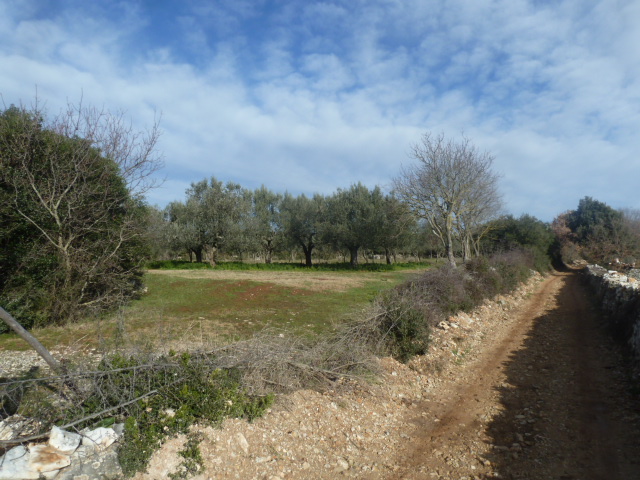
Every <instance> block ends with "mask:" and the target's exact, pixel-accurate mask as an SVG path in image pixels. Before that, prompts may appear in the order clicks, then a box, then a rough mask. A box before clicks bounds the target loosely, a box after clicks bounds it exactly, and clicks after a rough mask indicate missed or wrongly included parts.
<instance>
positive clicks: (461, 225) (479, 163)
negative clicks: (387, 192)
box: [394, 133, 501, 267]
mask: <svg viewBox="0 0 640 480" xmlns="http://www.w3.org/2000/svg"><path fill="white" fill-rule="evenodd" d="M410 156H411V157H412V158H413V159H414V160H416V162H417V163H416V164H414V165H411V166H409V167H407V168H403V169H402V171H401V173H400V175H399V176H398V177H397V178H396V179H395V180H394V187H395V191H396V192H397V194H398V196H399V197H400V198H401V199H402V200H404V201H405V202H406V203H407V204H408V205H409V206H410V207H411V209H412V211H413V212H414V214H415V215H416V216H417V217H419V218H423V219H426V220H427V221H428V222H429V224H430V226H431V228H432V230H433V232H434V233H435V234H436V235H437V236H438V238H440V240H441V241H442V242H443V244H444V245H445V246H446V251H447V258H448V261H449V263H450V265H451V266H452V267H455V265H456V263H455V255H454V239H455V237H456V236H458V237H460V238H461V239H462V241H463V244H464V245H467V247H468V246H469V245H470V242H471V239H472V235H473V232H474V231H475V229H476V228H477V227H478V226H479V225H481V224H482V223H483V222H486V221H487V220H488V219H489V218H491V216H492V215H494V214H496V213H497V212H498V210H499V208H500V205H501V199H500V195H499V193H498V188H497V182H498V176H497V175H496V174H495V173H494V172H493V171H492V170H491V167H492V163H493V157H492V156H491V155H490V154H489V153H487V152H480V151H479V150H478V149H477V148H476V147H475V146H474V145H473V144H471V142H470V141H469V139H468V138H466V137H464V136H463V137H462V139H461V140H460V141H454V140H451V139H445V136H444V134H440V135H437V136H433V135H431V134H430V133H425V134H424V135H423V136H422V140H421V141H420V142H419V143H417V144H415V145H413V147H412V150H411V154H410ZM465 251H466V252H467V253H468V252H469V251H470V248H466V250H465Z"/></svg>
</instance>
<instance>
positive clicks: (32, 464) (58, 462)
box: [29, 443, 71, 473]
mask: <svg viewBox="0 0 640 480" xmlns="http://www.w3.org/2000/svg"><path fill="white" fill-rule="evenodd" d="M29 453H30V455H29V470H32V471H35V472H43V473H44V472H52V471H54V470H60V469H61V468H64V467H67V466H69V465H71V458H70V457H69V455H66V454H64V453H62V452H60V451H58V450H57V449H55V448H53V447H52V446H51V445H47V444H45V443H40V444H38V445H29Z"/></svg>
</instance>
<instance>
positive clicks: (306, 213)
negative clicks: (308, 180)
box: [280, 193, 326, 267]
mask: <svg viewBox="0 0 640 480" xmlns="http://www.w3.org/2000/svg"><path fill="white" fill-rule="evenodd" d="M325 212H326V199H325V197H324V196H322V195H320V194H316V195H314V196H313V197H311V198H309V197H307V196H305V195H299V196H297V197H294V196H293V195H291V194H290V193H285V195H284V197H283V198H282V202H281V204H280V225H281V228H282V231H283V235H284V238H285V241H286V242H287V243H288V244H289V245H291V246H295V247H300V248H302V251H303V253H304V258H305V265H306V266H308V267H311V266H312V264H313V261H312V255H313V250H314V249H315V248H316V246H317V243H318V237H319V234H320V232H321V229H322V224H323V220H324V217H325Z"/></svg>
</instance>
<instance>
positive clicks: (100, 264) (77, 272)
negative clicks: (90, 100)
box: [0, 101, 161, 322]
mask: <svg viewBox="0 0 640 480" xmlns="http://www.w3.org/2000/svg"><path fill="white" fill-rule="evenodd" d="M3 122H4V123H3V124H2V125H1V126H2V127H3V128H4V132H6V134H4V135H3V136H2V137H1V138H0V140H1V145H0V147H1V149H2V154H1V155H0V162H1V163H2V165H1V166H2V169H1V170H2V181H3V183H4V185H5V187H6V188H7V191H8V192H9V195H10V198H11V200H12V203H13V208H14V211H15V212H17V214H18V215H19V217H20V218H22V219H23V220H24V221H26V222H27V223H28V224H29V225H31V226H32V227H34V228H35V231H36V232H37V233H38V235H39V236H40V240H39V241H41V244H40V247H39V248H40V249H44V250H48V251H49V252H51V254H52V255H53V256H55V257H56V258H57V259H58V260H57V261H58V264H59V268H60V270H59V271H57V272H56V274H55V281H52V283H51V285H52V291H51V292H50V294H51V296H52V302H53V304H56V305H57V306H56V307H53V308H51V309H50V312H49V313H50V314H51V317H52V320H53V321H57V322H60V321H64V320H66V318H67V317H68V316H71V315H73V314H74V313H75V312H77V311H79V310H83V311H85V310H88V309H94V308H95V309H102V308H104V307H105V306H107V305H113V304H114V302H119V301H120V300H121V299H120V298H118V296H119V295H121V294H122V292H123V291H125V290H127V289H129V290H130V287H131V285H130V283H131V278H132V276H131V274H132V272H133V270H135V269H136V268H137V267H138V265H137V262H136V259H135V258H134V256H135V253H133V251H132V244H133V243H135V241H136V239H138V238H140V237H141V235H142V232H143V229H142V228H141V225H140V223H141V222H142V220H143V219H142V215H141V209H140V208H137V207H139V206H140V202H141V200H142V198H143V195H144V194H145V193H146V192H147V190H148V189H149V188H151V187H153V186H154V184H155V180H154V177H153V173H154V172H156V171H157V170H158V169H159V168H160V167H161V161H160V158H159V157H158V155H157V154H156V153H155V148H156V144H157V141H158V137H159V129H158V124H157V122H156V123H155V124H154V125H153V126H152V128H151V129H150V130H148V131H144V132H138V131H136V130H135V129H134V128H133V126H132V124H131V123H130V122H128V121H126V120H125V117H124V115H123V114H122V113H117V114H113V113H110V112H108V111H105V110H101V109H96V108H92V107H85V106H84V105H82V103H80V104H78V105H74V104H68V105H67V108H66V109H65V110H63V111H62V112H61V113H60V114H59V115H57V116H55V117H53V118H52V119H49V118H48V117H47V114H46V112H45V111H44V110H43V109H41V108H40V106H39V105H38V103H37V101H36V103H35V105H34V106H32V107H31V108H27V107H24V106H21V107H13V106H12V107H10V109H8V110H7V111H5V113H4V117H3Z"/></svg>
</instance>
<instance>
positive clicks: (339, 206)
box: [324, 183, 384, 267]
mask: <svg viewBox="0 0 640 480" xmlns="http://www.w3.org/2000/svg"><path fill="white" fill-rule="evenodd" d="M383 215H384V196H383V194H382V191H381V190H380V188H379V187H377V186H376V187H374V188H373V189H372V190H369V189H368V188H367V187H366V186H364V185H362V184H361V183H358V184H355V185H352V186H351V187H350V188H349V189H338V191H337V192H336V193H335V194H334V195H333V196H331V197H329V199H328V201H327V217H326V225H325V228H324V237H325V239H326V241H327V243H330V244H332V245H333V246H334V247H336V248H338V249H340V248H346V249H347V250H349V254H350V262H349V263H350V264H351V266H353V267H355V266H357V265H358V252H359V250H360V248H363V247H364V248H367V247H375V246H376V240H377V239H379V238H380V233H381V231H382V226H383V218H384V217H383Z"/></svg>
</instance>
